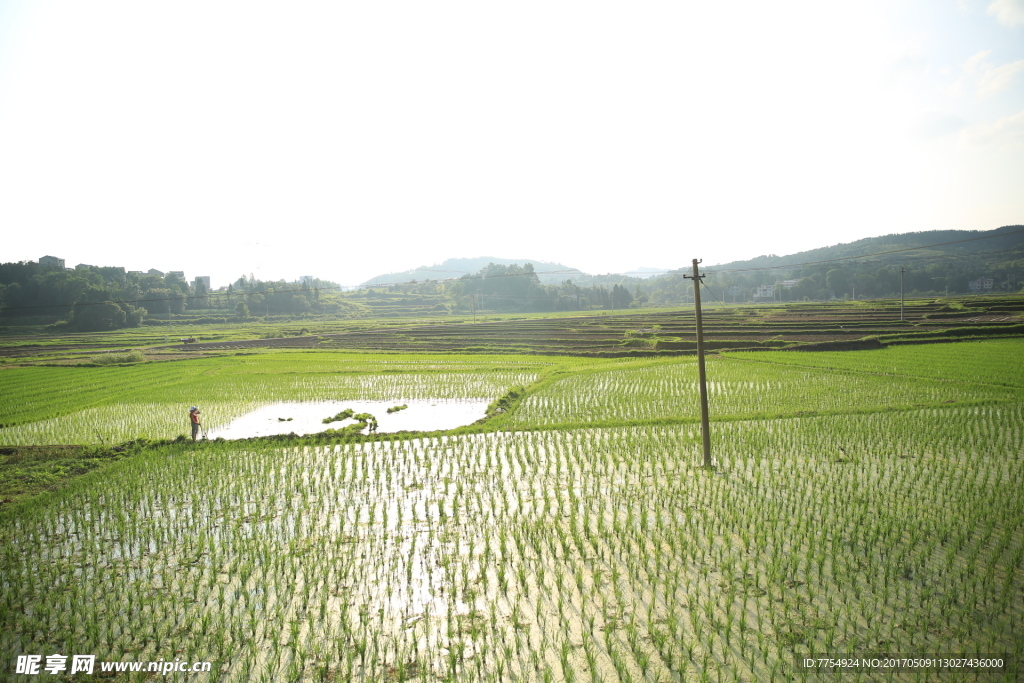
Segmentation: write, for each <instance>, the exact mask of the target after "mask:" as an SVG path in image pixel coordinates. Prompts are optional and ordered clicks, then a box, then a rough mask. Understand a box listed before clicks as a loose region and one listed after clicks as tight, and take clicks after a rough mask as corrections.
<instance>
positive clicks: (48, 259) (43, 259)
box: [39, 256, 64, 270]
mask: <svg viewBox="0 0 1024 683" xmlns="http://www.w3.org/2000/svg"><path fill="white" fill-rule="evenodd" d="M39 265H41V266H42V267H43V268H55V269H56V268H60V269H61V270H63V269H64V259H62V258H57V257H56V256H40V257H39Z"/></svg>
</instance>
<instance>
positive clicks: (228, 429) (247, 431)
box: [208, 399, 488, 439]
mask: <svg viewBox="0 0 1024 683" xmlns="http://www.w3.org/2000/svg"><path fill="white" fill-rule="evenodd" d="M487 403H488V402H487V401H485V400H480V399H433V400H404V401H303V402H299V401H288V402H280V403H273V404H270V405H266V406H263V407H262V408H257V409H256V410H254V411H252V412H250V413H246V414H245V415H242V416H241V417H237V418H235V419H234V420H232V421H231V422H229V423H228V424H226V425H217V426H212V425H211V426H210V428H209V431H208V435H209V438H211V439H216V438H218V437H220V438H224V439H245V438H249V437H253V436H271V435H273V434H291V433H295V434H300V435H302V434H316V433H318V432H322V431H324V430H325V429H341V428H342V427H346V426H348V425H351V424H355V420H351V419H349V420H341V421H338V422H331V423H330V424H324V423H323V420H324V419H325V418H328V417H333V416H334V415H337V414H338V413H340V412H341V411H343V410H346V409H348V408H351V409H352V410H353V412H354V413H356V414H358V413H370V414H371V415H373V416H374V417H375V418H377V424H378V427H377V432H378V433H380V432H399V431H433V430H437V429H454V428H455V427H461V426H462V425H468V424H472V423H473V422H476V421H477V420H479V419H480V418H482V417H484V415H485V413H486V411H487ZM397 405H407V406H408V408H406V409H404V410H399V411H397V412H394V413H388V412H387V410H388V408H392V407H394V406H397Z"/></svg>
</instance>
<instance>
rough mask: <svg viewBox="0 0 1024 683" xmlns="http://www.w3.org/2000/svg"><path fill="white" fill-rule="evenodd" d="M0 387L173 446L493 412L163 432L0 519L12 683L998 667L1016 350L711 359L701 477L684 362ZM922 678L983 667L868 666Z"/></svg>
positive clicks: (424, 361)
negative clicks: (336, 409)
mask: <svg viewBox="0 0 1024 683" xmlns="http://www.w3.org/2000/svg"><path fill="white" fill-rule="evenodd" d="M0 376H3V377H4V380H3V382H4V388H5V391H4V394H3V397H2V398H0V401H2V403H0V422H2V423H3V425H4V426H3V427H2V428H0V443H2V444H7V445H10V446H15V445H29V444H39V443H85V442H91V443H115V442H118V441H121V440H127V439H131V438H137V437H139V436H144V435H148V437H149V438H162V439H171V438H173V437H175V436H178V435H181V434H184V433H185V431H186V425H185V423H184V415H185V411H186V410H187V407H188V405H189V404H192V403H201V404H203V405H207V406H209V410H210V413H209V414H210V417H209V418H208V419H218V420H228V419H229V418H230V417H231V416H235V415H240V414H243V413H245V412H247V411H248V410H252V409H254V408H255V407H258V406H259V405H265V404H267V403H270V402H273V401H284V400H288V401H293V400H309V401H313V400H341V401H344V400H353V401H354V400H357V399H361V400H383V401H395V402H401V401H403V400H405V399H408V400H416V399H438V400H441V399H445V400H458V399H486V400H488V401H495V403H493V404H492V406H493V408H494V409H493V410H492V411H491V413H490V415H491V417H490V419H488V420H487V421H485V422H483V423H480V424H476V425H473V426H470V427H465V428H462V429H457V430H450V431H447V432H426V433H399V434H390V435H389V434H377V435H368V436H365V437H352V438H346V439H336V440H333V441H332V440H331V439H323V440H320V441H316V440H312V441H310V440H306V441H303V440H301V439H299V440H295V441H294V442H274V441H261V440H249V441H226V440H220V441H210V442H200V443H195V444H193V443H192V442H190V441H189V442H181V441H179V442H172V441H164V442H160V443H155V444H153V445H152V446H150V447H148V448H145V449H143V450H142V451H141V452H139V453H138V454H136V455H133V456H132V457H130V458H126V459H124V460H121V461H119V462H116V463H114V464H112V465H110V466H109V467H107V468H105V469H103V470H102V471H100V472H94V473H92V474H88V475H85V476H83V477H81V478H79V479H77V480H75V481H74V482H73V483H72V484H71V485H69V486H67V487H65V488H63V489H61V490H59V491H55V492H53V493H49V494H44V495H41V496H37V497H35V498H32V499H29V500H25V501H23V502H19V503H17V504H15V505H12V506H9V507H7V508H6V509H4V510H3V511H2V512H0V522H2V523H0V618H2V629H0V652H2V653H4V658H3V664H0V666H2V667H4V669H3V670H4V675H6V676H9V677H10V678H11V679H12V680H25V681H30V680H38V679H39V678H40V676H28V675H18V674H16V673H14V671H15V669H14V666H15V661H16V659H17V657H18V655H25V654H39V655H44V657H45V655H49V654H53V653H66V654H94V655H96V657H97V659H99V660H124V661H156V660H158V659H162V660H165V661H170V660H174V659H175V658H180V659H181V660H187V661H189V662H193V661H209V662H211V663H212V671H210V672H209V673H203V674H196V675H194V677H192V678H190V677H189V676H193V675H191V674H189V675H185V674H171V675H169V676H167V677H166V678H169V679H171V680H211V681H307V680H308V681H541V682H545V681H565V682H576V681H579V682H583V681H588V682H596V681H604V682H607V683H612V682H627V681H633V682H637V683H639V682H641V681H651V682H656V681H665V682H671V681H678V682H683V681H686V682H690V681H693V682H700V681H715V682H726V681H729V682H733V681H793V680H796V681H823V680H824V681H835V680H848V681H890V680H891V681H934V680H942V681H947V680H948V681H961V680H968V681H974V680H984V681H990V680H992V681H1019V680H1022V679H1024V668H1022V667H1024V659H1022V657H1024V598H1022V596H1024V495H1022V492H1024V340H1016V339H1008V340H990V341H978V342H962V343H958V344H944V345H921V346H902V347H890V348H884V349H879V350H870V351H845V352H835V353H827V352H817V353H806V352H805V353H798V352H784V351H756V352H731V353H723V354H721V355H720V356H717V357H714V358H712V359H710V360H709V363H708V377H709V381H710V383H711V394H710V409H711V416H712V423H711V441H712V453H713V458H714V461H715V468H714V469H711V470H707V469H704V468H702V467H699V466H698V465H699V464H700V462H701V452H700V426H699V424H700V423H699V404H698V400H697V389H696V381H697V380H696V364H695V360H694V359H693V358H692V357H680V358H672V359H653V360H652V359H644V358H608V359H581V358H567V357H557V356H550V357H549V356H544V357H531V356H482V355H481V356H472V357H468V359H467V357H465V356H445V355H414V354H404V355H403V354H393V355H386V354H356V353H347V352H337V353H332V352H329V351H285V350H281V351H275V352H268V353H262V354H255V355H247V356H220V357H210V358H198V359H193V360H182V361H173V362H166V363H143V364H139V365H134V366H124V367H103V368H99V367H96V368H86V367H22V368H7V369H4V370H0ZM165 415H171V416H173V418H174V420H175V421H176V422H174V423H172V422H168V421H166V418H165ZM214 416H216V418H214ZM95 432H98V433H99V434H100V435H101V436H102V440H101V439H100V438H99V437H97V435H96V434H95ZM928 657H940V658H949V657H977V658H982V659H985V660H988V659H997V660H1001V662H1002V666H1001V667H998V668H996V669H989V670H984V671H979V670H977V667H975V669H974V670H964V669H962V668H946V669H939V668H936V667H926V666H918V667H913V666H904V667H892V666H888V667H887V666H883V665H882V664H883V663H884V662H891V661H892V660H891V659H890V658H897V659H899V658H911V659H913V658H928ZM818 658H832V659H839V658H854V659H858V660H860V662H861V664H860V666H857V667H847V668H846V669H845V670H843V671H838V670H834V669H832V670H825V669H822V668H818V667H814V668H809V667H807V666H805V664H804V663H805V660H807V659H814V660H815V661H817V659H818ZM868 658H877V659H876V664H874V665H871V666H865V665H864V660H865V659H868ZM121 676H122V678H124V679H129V680H140V681H141V680H151V679H152V678H154V676H153V674H150V673H145V672H140V673H138V674H121ZM175 676H178V677H179V678H177V679H176V678H175ZM42 677H43V678H44V679H53V680H59V677H58V676H50V675H48V674H42ZM155 677H156V678H163V677H162V676H159V675H157V676H155ZM79 678H81V679H82V680H88V679H89V677H88V676H81V675H80V676H79Z"/></svg>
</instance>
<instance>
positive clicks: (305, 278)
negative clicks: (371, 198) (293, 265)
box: [299, 275, 316, 285]
mask: <svg viewBox="0 0 1024 683" xmlns="http://www.w3.org/2000/svg"><path fill="white" fill-rule="evenodd" d="M315 279H316V278H315V277H313V276H312V275H300V276H299V284H303V285H305V284H309V285H311V284H313V280H315Z"/></svg>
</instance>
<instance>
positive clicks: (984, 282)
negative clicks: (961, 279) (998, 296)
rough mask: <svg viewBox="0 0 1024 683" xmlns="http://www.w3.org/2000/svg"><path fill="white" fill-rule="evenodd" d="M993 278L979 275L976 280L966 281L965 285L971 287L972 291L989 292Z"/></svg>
mask: <svg viewBox="0 0 1024 683" xmlns="http://www.w3.org/2000/svg"><path fill="white" fill-rule="evenodd" d="M992 283H993V280H992V278H990V277H979V278H978V279H977V280H971V281H970V282H969V283H967V286H968V287H970V288H971V291H972V292H991V291H992Z"/></svg>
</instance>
